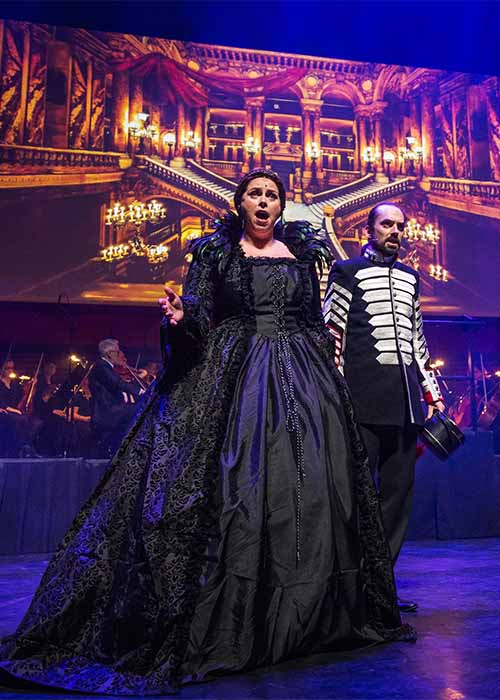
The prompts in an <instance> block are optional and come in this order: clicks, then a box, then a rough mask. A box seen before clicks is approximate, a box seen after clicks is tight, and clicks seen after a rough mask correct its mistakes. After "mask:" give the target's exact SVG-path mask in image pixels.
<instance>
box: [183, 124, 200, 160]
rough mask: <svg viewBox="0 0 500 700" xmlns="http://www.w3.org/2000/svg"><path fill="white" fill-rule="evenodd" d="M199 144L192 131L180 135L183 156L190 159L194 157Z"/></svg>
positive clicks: (198, 139)
mask: <svg viewBox="0 0 500 700" xmlns="http://www.w3.org/2000/svg"><path fill="white" fill-rule="evenodd" d="M200 143H201V139H200V137H199V136H198V134H196V133H195V132H194V131H192V130H190V131H186V132H185V133H183V134H182V137H181V144H182V146H183V147H184V153H185V155H188V156H189V157H190V158H192V157H194V154H195V153H196V150H197V149H198V146H199V145H200Z"/></svg>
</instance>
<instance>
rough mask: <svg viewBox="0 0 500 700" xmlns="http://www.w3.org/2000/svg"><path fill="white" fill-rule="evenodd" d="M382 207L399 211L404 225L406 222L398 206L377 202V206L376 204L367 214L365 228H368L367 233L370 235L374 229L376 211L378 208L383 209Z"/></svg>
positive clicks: (393, 203)
mask: <svg viewBox="0 0 500 700" xmlns="http://www.w3.org/2000/svg"><path fill="white" fill-rule="evenodd" d="M384 206H388V207H396V209H399V211H400V212H401V213H402V214H403V216H404V219H405V224H406V222H407V220H408V219H407V216H406V214H405V213H404V211H403V209H401V207H400V206H399V204H396V203H395V202H379V203H378V204H376V205H375V206H374V207H373V209H370V211H369V212H368V220H367V226H368V232H369V233H370V234H372V233H373V229H374V226H375V217H376V216H377V210H378V208H379V207H384Z"/></svg>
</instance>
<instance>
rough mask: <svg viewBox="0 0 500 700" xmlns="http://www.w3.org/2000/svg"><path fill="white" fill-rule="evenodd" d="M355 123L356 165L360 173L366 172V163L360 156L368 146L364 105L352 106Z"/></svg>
mask: <svg viewBox="0 0 500 700" xmlns="http://www.w3.org/2000/svg"><path fill="white" fill-rule="evenodd" d="M354 117H355V124H356V165H357V168H358V169H359V171H360V173H361V174H362V175H363V174H364V173H366V170H367V167H366V163H365V161H364V160H363V158H362V155H363V152H364V150H365V149H366V147H367V146H368V139H367V134H366V105H358V106H357V107H355V108H354Z"/></svg>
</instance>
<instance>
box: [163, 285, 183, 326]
mask: <svg viewBox="0 0 500 700" xmlns="http://www.w3.org/2000/svg"><path fill="white" fill-rule="evenodd" d="M164 289H165V296H164V297H162V298H161V299H158V303H159V305H160V306H161V308H162V310H163V313H164V314H165V316H166V317H167V318H168V319H169V321H170V323H171V324H172V326H176V325H177V324H178V323H180V322H181V321H182V319H183V318H184V309H183V308H182V300H181V298H180V296H179V295H178V294H176V293H175V292H174V290H173V289H171V288H170V287H167V286H166V285H165V287H164Z"/></svg>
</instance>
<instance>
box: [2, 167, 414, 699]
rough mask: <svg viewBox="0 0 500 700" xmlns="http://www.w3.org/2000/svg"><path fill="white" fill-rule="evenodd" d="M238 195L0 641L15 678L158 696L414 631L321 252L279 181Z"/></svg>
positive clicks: (197, 260)
mask: <svg viewBox="0 0 500 700" xmlns="http://www.w3.org/2000/svg"><path fill="white" fill-rule="evenodd" d="M235 204H236V209H237V212H238V214H237V215H234V214H228V215H227V216H226V217H225V218H224V219H223V220H222V221H221V222H219V226H218V228H217V230H216V232H215V233H214V234H212V235H210V236H206V237H204V238H201V239H199V240H198V241H197V242H196V244H195V245H194V246H193V250H192V254H193V260H192V263H191V266H190V270H189V273H188V278H187V281H186V284H185V289H184V295H183V297H182V298H179V297H178V296H177V295H176V294H175V293H174V292H173V291H172V290H170V289H167V290H166V291H167V296H166V298H165V299H163V300H160V301H161V303H162V307H163V309H164V311H165V319H164V324H163V329H162V338H163V345H164V353H165V359H166V362H165V369H164V372H163V374H162V376H161V377H159V378H158V380H157V381H156V382H155V384H154V385H153V386H152V387H151V388H150V391H149V392H148V394H147V398H146V400H145V402H144V404H143V406H142V408H141V410H140V411H139V413H138V415H137V416H136V420H135V422H134V425H133V426H132V428H131V430H130V432H129V434H128V436H127V437H126V438H125V440H124V442H123V443H122V445H121V447H120V448H119V449H118V451H117V453H116V455H115V456H114V458H113V460H112V461H111V464H110V466H109V469H108V471H107V473H106V475H105V476H104V478H103V480H102V482H101V483H100V485H99V486H98V488H97V490H96V491H95V493H94V494H93V496H92V497H91V499H90V500H89V502H88V503H87V504H86V505H85V507H84V508H83V510H82V511H81V512H80V514H79V515H78V516H77V517H76V519H75V521H74V523H73V525H72V527H71V529H70V530H69V532H68V534H67V535H66V536H65V538H64V540H63V542H62V543H61V545H60V546H59V548H58V550H57V552H56V553H55V555H54V557H53V559H52V561H51V562H50V564H49V566H48V568H47V571H46V573H45V575H44V577H43V579H42V582H41V584H40V586H39V588H38V591H37V593H36V594H35V597H34V599H33V601H32V603H31V606H30V608H29V610H28V612H27V613H26V615H25V617H24V619H23V621H22V622H21V624H20V626H19V628H18V630H17V632H16V633H15V634H14V635H13V636H12V637H10V638H8V639H5V640H3V644H2V646H1V647H0V658H1V659H2V662H1V664H0V666H1V667H2V668H3V669H4V670H5V671H7V672H8V673H9V674H11V675H12V676H16V677H17V678H21V679H25V680H30V681H35V682H38V683H42V684H44V685H48V686H54V687H57V688H65V689H69V690H78V691H84V692H95V693H105V694H116V695H120V694H123V695H127V694H134V695H138V694H145V695H148V694H150V695H154V694H165V693H169V692H173V691H175V689H176V688H178V687H179V685H181V684H182V683H183V682H187V681H189V680H195V679H202V678H204V677H207V675H209V674H214V673H222V672H234V671H241V670H244V669H250V668H253V667H256V666H259V665H266V664H271V663H277V662H279V661H282V660H284V659H287V658H291V657H293V656H297V655H304V654H308V653H312V652H316V651H324V650H329V649H333V650H339V649H350V648H353V647H356V646H363V645H366V644H370V643H373V642H378V641H384V640H391V639H407V640H411V639H413V638H414V637H413V631H412V630H411V628H409V627H408V626H406V625H402V624H401V619H400V616H399V612H398V608H397V602H396V593H395V586H394V579H393V574H392V568H391V561H390V555H389V551H388V548H387V543H386V540H385V537H384V534H383V528H382V525H381V520H380V515H379V509H378V501H377V497H376V494H375V490H374V487H373V483H372V480H371V476H370V472H369V468H368V465H367V462H366V458H365V453H364V449H363V446H362V444H361V441H360V438H359V433H358V430H357V427H356V425H355V422H354V418H353V413H352V407H351V403H350V400H349V396H348V392H347V390H346V388H345V385H344V382H343V380H342V378H341V376H340V375H339V373H338V371H337V370H336V368H335V365H334V359H333V358H334V352H333V348H332V347H331V343H330V339H329V334H328V333H327V332H326V331H325V328H324V325H323V319H322V316H321V311H320V298H319V284H318V278H317V274H316V267H317V266H318V265H320V264H321V262H322V261H323V262H328V259H329V253H328V248H327V246H326V245H325V242H324V240H323V239H321V238H319V237H317V235H316V233H315V232H314V230H313V229H312V228H311V227H310V226H309V225H308V224H306V223H304V222H300V223H295V224H288V225H282V224H281V222H279V221H278V219H279V217H280V216H281V214H282V211H283V208H284V206H285V193H284V189H283V185H282V183H281V181H280V180H279V178H278V177H277V176H275V175H274V174H272V173H269V172H265V171H253V172H252V173H250V174H249V175H247V176H246V177H245V178H244V180H243V181H242V183H240V185H239V187H238V189H237V191H236V195H235ZM277 221H278V223H276V222H277ZM275 224H276V225H275Z"/></svg>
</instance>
